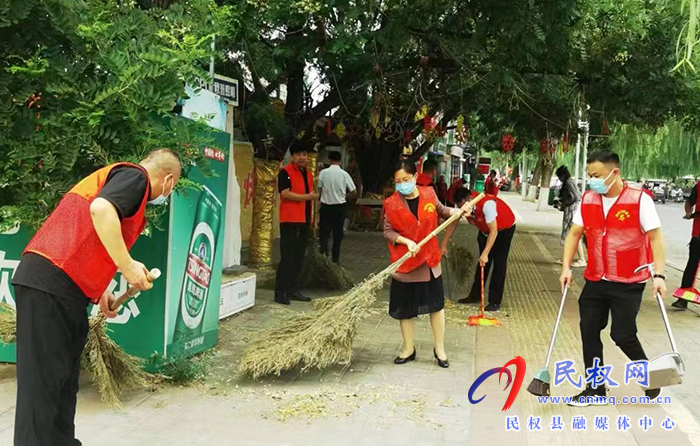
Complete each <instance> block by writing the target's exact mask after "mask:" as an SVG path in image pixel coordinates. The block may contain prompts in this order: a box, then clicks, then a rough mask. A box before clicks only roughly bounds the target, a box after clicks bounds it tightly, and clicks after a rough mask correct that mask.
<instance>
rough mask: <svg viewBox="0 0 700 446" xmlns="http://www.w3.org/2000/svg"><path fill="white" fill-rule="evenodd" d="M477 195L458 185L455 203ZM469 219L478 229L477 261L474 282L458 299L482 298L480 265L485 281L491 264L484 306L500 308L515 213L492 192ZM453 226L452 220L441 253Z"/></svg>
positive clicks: (470, 302)
mask: <svg viewBox="0 0 700 446" xmlns="http://www.w3.org/2000/svg"><path fill="white" fill-rule="evenodd" d="M477 195H478V193H477V192H474V193H470V191H469V190H468V189H457V191H455V195H454V199H455V204H456V205H457V206H464V205H465V203H467V200H468V199H469V197H470V196H471V197H472V198H474V197H476V196H477ZM469 223H470V224H472V225H474V226H476V228H477V229H478V230H479V234H478V236H477V242H478V243H479V261H478V263H477V265H476V272H475V274H474V283H473V284H472V289H471V292H470V293H469V296H467V297H465V298H463V299H460V300H459V301H458V302H459V303H462V304H472V303H479V302H481V267H482V266H483V267H484V283H486V281H487V280H488V277H489V273H490V272H491V269H492V267H493V275H492V276H491V283H490V285H489V297H488V302H489V303H488V305H487V306H486V308H485V310H486V311H498V310H500V309H501V302H502V300H503V289H504V288H505V284H506V273H507V270H508V255H509V254H510V244H511V242H512V241H513V235H514V234H515V214H513V211H512V210H511V209H510V207H509V206H508V205H507V204H506V203H505V201H503V200H501V199H500V198H498V197H494V196H493V195H486V196H485V197H484V198H483V199H482V200H481V201H479V203H477V205H476V206H475V207H474V209H473V211H472V213H471V216H470V217H469ZM456 228H457V225H456V224H454V225H452V226H450V227H449V228H447V230H446V231H445V237H443V240H442V249H441V251H442V252H443V253H446V252H447V243H448V242H449V240H450V237H452V234H453V233H454V231H455V229H456Z"/></svg>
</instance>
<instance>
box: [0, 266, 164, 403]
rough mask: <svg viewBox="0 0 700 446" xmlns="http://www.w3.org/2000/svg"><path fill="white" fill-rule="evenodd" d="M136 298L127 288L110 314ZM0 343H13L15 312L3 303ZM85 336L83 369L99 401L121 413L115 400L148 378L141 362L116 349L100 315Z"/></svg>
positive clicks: (152, 274) (156, 274)
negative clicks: (96, 391) (93, 384)
mask: <svg viewBox="0 0 700 446" xmlns="http://www.w3.org/2000/svg"><path fill="white" fill-rule="evenodd" d="M160 275H161V272H160V270H159V269H158V268H154V269H152V270H151V271H150V272H149V273H148V280H150V281H151V282H153V281H154V280H156V279H157V278H159V277H160ZM136 294H138V291H136V289H134V288H129V289H128V290H127V291H126V292H124V293H123V294H122V295H121V296H120V297H118V298H117V299H116V300H115V301H114V302H112V304H111V305H110V310H112V311H116V310H119V307H121V306H122V304H124V302H126V301H127V300H128V299H130V298H132V297H134V296H135V295H136ZM0 309H1V311H0V340H1V341H2V343H4V344H11V343H14V342H15V341H16V334H17V312H16V310H15V308H14V307H12V306H10V305H7V304H5V303H3V304H1V305H0ZM88 324H89V325H88V327H89V329H88V335H87V341H86V343H85V351H84V352H85V365H86V366H87V369H88V370H89V371H90V374H91V375H92V378H93V380H94V381H95V383H96V384H97V388H98V390H99V392H100V399H101V400H102V401H103V402H105V403H107V404H108V405H110V406H111V407H113V408H115V409H121V407H122V406H121V401H120V399H119V396H120V395H121V393H122V392H124V391H125V390H130V389H134V388H138V387H143V386H145V384H146V377H147V376H148V374H147V373H146V372H145V371H144V370H143V369H142V365H143V360H142V359H141V358H137V357H135V356H132V355H130V354H128V353H126V352H125V351H124V349H122V348H121V347H120V346H119V345H117V344H116V343H115V342H114V341H113V340H112V339H111V338H110V337H109V335H108V334H107V330H108V328H107V321H106V318H105V316H104V314H102V313H101V312H100V313H99V314H96V315H95V316H91V317H90V318H89V319H88Z"/></svg>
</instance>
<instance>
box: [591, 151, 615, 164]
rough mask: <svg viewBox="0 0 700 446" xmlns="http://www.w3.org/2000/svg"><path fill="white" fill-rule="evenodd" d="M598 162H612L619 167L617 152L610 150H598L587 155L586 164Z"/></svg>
mask: <svg viewBox="0 0 700 446" xmlns="http://www.w3.org/2000/svg"><path fill="white" fill-rule="evenodd" d="M595 162H600V163H603V164H614V165H615V167H620V157H619V156H618V155H617V153H615V152H613V151H611V150H599V151H597V152H593V153H591V154H590V155H588V159H587V160H586V164H591V163H595Z"/></svg>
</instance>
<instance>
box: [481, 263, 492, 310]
mask: <svg viewBox="0 0 700 446" xmlns="http://www.w3.org/2000/svg"><path fill="white" fill-rule="evenodd" d="M479 265H481V262H479ZM491 280H493V276H491ZM484 293H485V290H484V265H481V317H484Z"/></svg>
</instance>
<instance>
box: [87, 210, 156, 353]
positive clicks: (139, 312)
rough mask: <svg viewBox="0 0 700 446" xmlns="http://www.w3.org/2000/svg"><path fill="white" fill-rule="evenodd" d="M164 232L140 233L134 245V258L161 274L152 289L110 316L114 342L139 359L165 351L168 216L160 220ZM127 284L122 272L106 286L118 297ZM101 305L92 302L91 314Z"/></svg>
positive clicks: (111, 334) (110, 328)
mask: <svg viewBox="0 0 700 446" xmlns="http://www.w3.org/2000/svg"><path fill="white" fill-rule="evenodd" d="M159 226H160V227H161V228H163V229H164V230H163V231H153V234H151V235H150V236H147V235H143V234H142V235H141V236H140V237H139V238H138V240H137V241H136V244H134V246H133V247H132V248H131V251H130V253H131V257H132V258H133V259H134V260H137V261H139V262H141V263H143V264H144V265H146V267H147V268H148V269H149V270H150V269H153V268H158V269H160V270H161V272H162V275H161V276H160V278H159V279H158V280H156V281H155V282H153V288H151V289H150V290H148V291H146V292H144V293H140V294H138V295H137V296H136V297H135V298H134V299H130V300H129V301H127V302H126V303H125V304H124V305H123V306H122V307H121V308H120V310H119V314H118V316H117V317H116V318H114V319H107V328H108V329H109V330H110V333H109V335H110V337H111V338H112V339H114V342H116V343H117V344H119V345H121V346H122V347H123V348H124V350H125V351H126V352H127V353H130V354H132V355H134V356H138V357H140V358H148V357H149V356H151V355H152V354H153V353H160V354H163V353H164V344H165V343H164V341H163V330H164V327H165V321H164V317H163V308H165V300H166V294H165V291H166V288H167V282H168V280H169V277H168V274H167V272H166V271H167V266H168V250H167V249H166V247H167V246H168V218H167V217H165V218H163V221H162V222H160V223H159ZM127 287H128V284H127V282H126V280H125V279H124V278H123V277H122V275H121V273H117V275H116V276H115V277H114V278H113V279H112V282H111V283H110V284H109V287H108V288H107V289H108V290H110V291H111V292H112V293H113V294H114V295H115V296H120V295H121V294H122V293H124V292H126V290H127ZM99 311H100V309H99V307H97V306H95V305H91V306H90V308H88V312H89V313H90V314H91V315H95V314H97V313H99Z"/></svg>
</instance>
